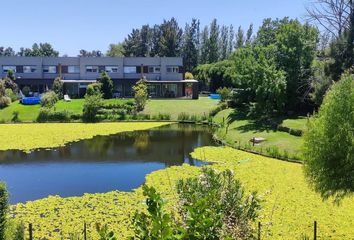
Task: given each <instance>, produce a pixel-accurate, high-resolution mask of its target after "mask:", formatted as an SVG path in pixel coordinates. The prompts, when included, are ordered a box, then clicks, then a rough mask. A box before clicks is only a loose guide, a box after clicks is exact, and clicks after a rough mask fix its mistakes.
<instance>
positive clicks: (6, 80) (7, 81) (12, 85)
mask: <svg viewBox="0 0 354 240" xmlns="http://www.w3.org/2000/svg"><path fill="white" fill-rule="evenodd" d="M15 79H16V78H14V79H12V78H10V77H9V76H7V77H5V78H4V79H3V80H2V81H3V82H4V86H5V88H9V89H11V90H12V91H13V92H17V91H18V86H17V84H16V83H15V81H14V80H15Z"/></svg>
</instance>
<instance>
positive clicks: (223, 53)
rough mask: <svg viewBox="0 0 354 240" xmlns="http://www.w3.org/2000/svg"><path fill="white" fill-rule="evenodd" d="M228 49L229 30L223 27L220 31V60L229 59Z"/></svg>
mask: <svg viewBox="0 0 354 240" xmlns="http://www.w3.org/2000/svg"><path fill="white" fill-rule="evenodd" d="M228 47H229V28H228V27H227V26H224V25H223V26H222V27H221V30H220V40H219V52H220V53H219V57H220V60H225V59H226V58H228V57H229V54H228Z"/></svg>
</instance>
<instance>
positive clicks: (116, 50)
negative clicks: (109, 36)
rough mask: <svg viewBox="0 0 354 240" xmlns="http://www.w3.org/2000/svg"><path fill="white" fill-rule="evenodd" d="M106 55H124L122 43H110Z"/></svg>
mask: <svg viewBox="0 0 354 240" xmlns="http://www.w3.org/2000/svg"><path fill="white" fill-rule="evenodd" d="M106 56H108V57H122V56H124V47H123V44H122V43H117V44H114V43H111V44H110V45H109V47H108V50H107V53H106Z"/></svg>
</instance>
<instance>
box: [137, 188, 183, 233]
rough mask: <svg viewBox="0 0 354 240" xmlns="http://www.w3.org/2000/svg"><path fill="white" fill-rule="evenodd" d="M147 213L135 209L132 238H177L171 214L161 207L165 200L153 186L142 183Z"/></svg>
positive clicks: (175, 226)
mask: <svg viewBox="0 0 354 240" xmlns="http://www.w3.org/2000/svg"><path fill="white" fill-rule="evenodd" d="M142 189H143V192H144V196H145V197H147V198H146V206H147V211H148V214H146V213H144V212H139V211H136V212H135V214H134V217H133V226H134V232H135V235H134V238H132V239H161V240H173V239H179V238H177V236H176V228H177V225H176V223H174V219H173V218H172V216H171V215H170V214H168V213H166V212H165V210H164V209H163V208H164V206H165V204H166V203H165V201H164V200H163V199H162V197H161V195H160V194H159V193H157V192H156V189H155V188H153V187H148V186H146V185H143V187H142Z"/></svg>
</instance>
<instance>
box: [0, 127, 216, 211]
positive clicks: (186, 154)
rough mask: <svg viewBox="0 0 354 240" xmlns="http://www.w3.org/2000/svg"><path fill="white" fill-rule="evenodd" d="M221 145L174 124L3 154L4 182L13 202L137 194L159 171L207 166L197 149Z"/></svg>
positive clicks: (0, 171)
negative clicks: (193, 155)
mask: <svg viewBox="0 0 354 240" xmlns="http://www.w3.org/2000/svg"><path fill="white" fill-rule="evenodd" d="M212 145H215V143H214V141H213V139H212V133H211V130H210V128H209V127H207V126H198V125H190V124H173V125H168V126H164V127H160V128H154V129H150V130H145V131H135V132H127V133H119V134H115V135H110V136H96V137H94V138H92V139H87V140H82V141H79V142H74V143H71V144H68V145H66V146H64V147H60V148H55V149H49V150H48V149H39V150H36V151H33V152H31V153H24V152H22V151H13V150H11V151H0V181H4V182H6V184H7V187H8V190H9V192H10V203H12V204H15V203H19V202H26V201H30V200H36V199H41V198H44V197H47V196H49V195H59V196H61V197H69V196H82V195H83V194H84V193H98V192H108V191H113V190H120V191H131V190H132V189H135V188H137V187H139V186H140V185H141V184H143V183H144V181H145V176H146V175H147V174H149V173H151V172H153V171H156V170H159V169H164V168H167V167H170V166H176V165H182V164H183V163H188V164H190V165H195V166H201V165H203V164H205V163H204V162H201V161H198V160H196V159H193V158H191V156H190V153H191V152H192V151H193V149H195V148H197V147H201V146H212Z"/></svg>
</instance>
